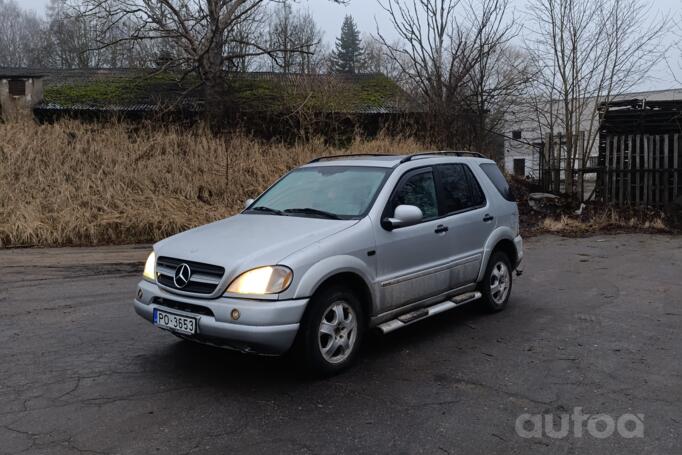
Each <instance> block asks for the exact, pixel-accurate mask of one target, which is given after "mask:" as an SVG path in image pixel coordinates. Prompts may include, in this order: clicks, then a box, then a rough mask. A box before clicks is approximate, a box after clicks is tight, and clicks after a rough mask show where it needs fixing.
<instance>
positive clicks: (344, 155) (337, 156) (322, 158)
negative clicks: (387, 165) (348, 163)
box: [308, 153, 395, 164]
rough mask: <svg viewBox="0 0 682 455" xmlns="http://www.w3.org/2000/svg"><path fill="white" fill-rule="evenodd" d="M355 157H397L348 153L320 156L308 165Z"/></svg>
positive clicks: (383, 154) (385, 154)
mask: <svg viewBox="0 0 682 455" xmlns="http://www.w3.org/2000/svg"><path fill="white" fill-rule="evenodd" d="M354 156H395V155H394V154H392V153H346V154H342V155H328V156H320V157H318V158H315V159H314V160H312V161H309V162H308V164H312V163H319V162H320V161H324V160H333V159H336V158H348V157H354Z"/></svg>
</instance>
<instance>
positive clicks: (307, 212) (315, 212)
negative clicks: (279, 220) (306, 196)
mask: <svg viewBox="0 0 682 455" xmlns="http://www.w3.org/2000/svg"><path fill="white" fill-rule="evenodd" d="M284 213H300V214H302V215H313V216H319V217H323V218H329V219H330V220H340V219H341V217H340V216H339V215H337V214H336V213H332V212H326V211H324V210H318V209H313V208H310V207H306V208H301V209H286V210H285V211H284Z"/></svg>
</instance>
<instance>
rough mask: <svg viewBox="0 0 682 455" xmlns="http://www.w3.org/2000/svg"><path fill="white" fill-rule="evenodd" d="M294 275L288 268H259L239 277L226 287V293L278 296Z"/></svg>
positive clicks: (274, 266)
mask: <svg viewBox="0 0 682 455" xmlns="http://www.w3.org/2000/svg"><path fill="white" fill-rule="evenodd" d="M293 277H294V273H293V272H292V271H291V269H289V268H288V267H283V266H281V265H273V266H268V267H259V268H257V269H253V270H249V271H248V272H244V273H242V274H241V275H239V276H238V277H237V278H236V279H235V280H234V281H232V283H231V284H230V285H229V286H228V288H227V292H234V293H236V294H279V293H280V292H283V291H286V289H287V288H288V287H289V285H290V284H291V279H292V278H293Z"/></svg>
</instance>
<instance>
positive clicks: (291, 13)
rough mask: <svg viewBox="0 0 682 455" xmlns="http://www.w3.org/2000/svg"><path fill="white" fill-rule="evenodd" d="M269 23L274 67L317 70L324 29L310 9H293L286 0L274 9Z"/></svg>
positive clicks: (292, 70)
mask: <svg viewBox="0 0 682 455" xmlns="http://www.w3.org/2000/svg"><path fill="white" fill-rule="evenodd" d="M271 18H272V19H271V21H270V26H269V33H268V35H269V47H270V49H273V51H272V52H271V53H270V55H269V57H270V60H271V64H272V68H273V69H274V70H276V71H281V72H283V73H291V72H298V73H312V72H316V65H315V63H316V62H317V61H318V59H319V58H320V54H321V52H322V38H323V37H324V32H322V30H321V29H320V28H319V27H318V26H317V24H316V23H315V19H314V18H313V16H312V14H310V12H309V11H305V10H294V9H293V8H292V6H291V2H289V1H287V0H284V1H283V2H282V3H281V4H280V5H278V6H276V7H275V8H274V11H272V14H271Z"/></svg>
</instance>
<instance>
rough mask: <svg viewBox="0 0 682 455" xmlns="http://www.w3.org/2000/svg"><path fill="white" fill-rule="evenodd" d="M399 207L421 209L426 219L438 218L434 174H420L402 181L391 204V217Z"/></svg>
mask: <svg viewBox="0 0 682 455" xmlns="http://www.w3.org/2000/svg"><path fill="white" fill-rule="evenodd" d="M399 205H415V206H417V207H419V208H420V209H421V211H422V213H423V214H424V218H425V219H428V218H435V217H436V216H438V202H437V199H436V182H435V181H434V179H433V172H431V171H427V172H420V173H418V174H414V175H412V176H410V177H407V179H406V180H403V181H401V182H400V183H399V184H398V191H397V192H396V193H395V194H394V195H393V197H392V198H391V203H390V204H389V209H390V211H391V215H393V212H394V211H395V208H396V207H398V206H399Z"/></svg>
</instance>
